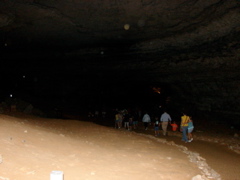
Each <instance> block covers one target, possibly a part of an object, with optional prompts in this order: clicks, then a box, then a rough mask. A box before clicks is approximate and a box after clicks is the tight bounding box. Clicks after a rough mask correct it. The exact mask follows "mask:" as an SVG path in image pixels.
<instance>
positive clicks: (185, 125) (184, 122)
mask: <svg viewBox="0 0 240 180" xmlns="http://www.w3.org/2000/svg"><path fill="white" fill-rule="evenodd" d="M189 120H190V117H189V116H187V115H186V114H185V113H183V115H182V116H181V131H182V141H184V142H185V143H187V142H188V138H187V130H188V122H189Z"/></svg>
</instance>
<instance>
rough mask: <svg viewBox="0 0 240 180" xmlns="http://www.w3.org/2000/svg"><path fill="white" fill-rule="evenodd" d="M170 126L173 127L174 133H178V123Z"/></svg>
mask: <svg viewBox="0 0 240 180" xmlns="http://www.w3.org/2000/svg"><path fill="white" fill-rule="evenodd" d="M170 125H171V126H172V131H174V132H176V131H177V129H178V125H177V123H176V122H175V121H173V123H172V124H170Z"/></svg>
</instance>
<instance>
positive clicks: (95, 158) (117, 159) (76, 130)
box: [0, 114, 240, 180]
mask: <svg viewBox="0 0 240 180" xmlns="http://www.w3.org/2000/svg"><path fill="white" fill-rule="evenodd" d="M14 116H15V117H14ZM14 116H9V115H3V114H1V115H0V124H1V125H0V142H1V149H0V179H1V180H47V179H50V173H51V171H53V170H60V171H63V173H64V180H86V179H88V180H91V179H92V180H93V179H94V180H96V179H101V180H102V179H105V180H106V179H111V180H114V179H119V180H120V179H121V180H122V179H126V180H127V179H129V180H130V179H131V180H132V179H138V180H141V179H162V180H174V179H178V180H188V179H189V180H190V179H192V178H193V177H196V176H197V175H201V176H202V178H203V177H207V176H209V177H210V176H211V175H207V174H209V172H210V171H212V172H215V171H216V169H214V168H213V167H210V166H209V167H207V166H206V164H205V167H204V166H203V165H201V164H199V162H201V163H202V164H204V163H208V158H207V159H206V161H205V160H204V159H203V158H204V157H203V158H202V156H205V155H207V154H208V155H209V158H210V157H211V154H212V153H213V151H210V152H207V151H206V152H205V154H204V153H203V154H202V153H200V155H198V154H197V153H192V151H189V150H191V149H193V150H194V151H195V150H196V149H199V150H200V152H203V151H204V147H212V148H214V147H215V146H216V145H215V144H213V143H209V142H205V143H204V141H200V140H195V141H194V142H192V143H189V144H185V143H182V142H181V141H179V137H178V135H176V136H175V135H174V136H173V135H171V134H170V135H169V137H166V139H167V141H166V140H165V139H164V138H163V136H160V137H157V138H155V137H154V136H153V134H152V132H153V131H151V130H149V131H148V133H146V132H144V133H143V132H141V129H140V130H138V133H135V132H129V131H126V130H117V129H114V128H111V127H104V126H100V125H96V124H93V123H89V122H84V121H79V120H60V119H44V118H38V117H31V116H26V115H22V114H21V115H19V114H18V115H17V114H15V115H14ZM201 138H203V136H200V135H199V139H201ZM175 141H176V142H175ZM174 142H175V143H174ZM181 143H182V144H181ZM194 144H195V145H194ZM185 146H187V148H186V147H185ZM194 148H195V149H194ZM221 148H222V150H221ZM188 149H189V150H188ZM216 151H219V152H223V153H222V154H221V153H218V155H220V156H224V153H226V152H227V153H228V156H229V157H228V156H225V157H228V158H232V157H234V159H235V160H236V162H233V163H238V164H236V165H237V167H239V165H240V161H239V160H240V155H239V154H237V153H235V152H233V151H230V150H229V151H228V150H227V149H226V146H224V145H221V146H219V145H218V149H216ZM197 152H198V151H197ZM218 159H219V160H220V163H218V166H223V165H224V166H225V167H226V168H228V166H227V164H226V163H228V162H229V161H227V159H225V160H223V159H224V158H223V157H221V158H218ZM194 160H197V161H198V162H196V161H195V162H194ZM211 160H213V159H211V158H210V161H211ZM221 160H222V161H221ZM190 161H193V162H190ZM221 162H222V163H221ZM224 162H226V163H225V164H224ZM229 165H230V164H229ZM237 167H235V168H237ZM211 168H212V169H211ZM226 168H225V170H226V171H224V172H217V173H215V177H217V175H218V173H219V174H220V175H221V177H230V178H232V179H237V177H240V174H237V173H239V172H238V171H236V172H235V171H233V172H234V173H230V174H226V173H225V172H231V171H228V170H227V169H226ZM229 168H232V167H231V166H229ZM204 169H205V171H208V172H204V171H203V170H204ZM213 174H214V173H213ZM218 178H220V177H218ZM215 179H217V178H215Z"/></svg>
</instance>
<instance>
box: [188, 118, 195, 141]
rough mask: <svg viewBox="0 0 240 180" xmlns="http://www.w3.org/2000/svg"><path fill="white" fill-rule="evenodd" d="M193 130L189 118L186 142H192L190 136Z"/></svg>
mask: <svg viewBox="0 0 240 180" xmlns="http://www.w3.org/2000/svg"><path fill="white" fill-rule="evenodd" d="M193 129H194V126H193V121H192V117H189V122H188V142H192V141H193V136H192V132H193Z"/></svg>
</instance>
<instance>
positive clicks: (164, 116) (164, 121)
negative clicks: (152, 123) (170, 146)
mask: <svg viewBox="0 0 240 180" xmlns="http://www.w3.org/2000/svg"><path fill="white" fill-rule="evenodd" d="M160 121H161V124H162V130H163V135H164V136H166V135H167V127H168V123H171V121H172V119H171V117H170V115H169V114H168V113H167V112H166V111H164V113H163V114H162V115H161V118H160Z"/></svg>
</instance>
